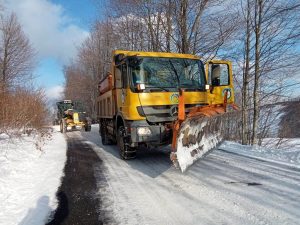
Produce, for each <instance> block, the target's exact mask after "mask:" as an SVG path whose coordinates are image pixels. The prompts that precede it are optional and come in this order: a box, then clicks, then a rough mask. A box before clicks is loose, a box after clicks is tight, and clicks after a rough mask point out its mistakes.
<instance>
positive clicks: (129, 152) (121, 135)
mask: <svg viewBox="0 0 300 225" xmlns="http://www.w3.org/2000/svg"><path fill="white" fill-rule="evenodd" d="M117 145H118V147H119V153H120V157H121V159H133V158H135V157H136V149H134V148H131V147H130V146H129V145H128V144H127V142H126V132H125V128H124V127H123V126H120V127H119V128H118V132H117Z"/></svg>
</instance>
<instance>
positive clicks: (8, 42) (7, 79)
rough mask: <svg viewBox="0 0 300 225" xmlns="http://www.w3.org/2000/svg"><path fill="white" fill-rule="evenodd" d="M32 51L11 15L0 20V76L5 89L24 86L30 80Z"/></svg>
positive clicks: (13, 16)
mask: <svg viewBox="0 0 300 225" xmlns="http://www.w3.org/2000/svg"><path fill="white" fill-rule="evenodd" d="M34 54H35V53H34V50H33V48H32V47H31V45H30V42H29V39H28V38H27V37H26V36H25V34H24V33H23V31H22V27H21V25H20V24H19V22H18V20H17V17H16V15H15V14H14V13H12V14H11V15H10V16H8V17H2V18H1V19H0V76H1V83H2V85H3V86H4V87H6V88H11V87H13V86H14V85H20V84H24V83H25V82H26V81H27V82H28V80H30V79H31V72H32V69H33V66H34Z"/></svg>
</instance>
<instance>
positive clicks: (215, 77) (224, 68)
mask: <svg viewBox="0 0 300 225" xmlns="http://www.w3.org/2000/svg"><path fill="white" fill-rule="evenodd" d="M208 82H209V84H210V85H213V86H226V85H229V68H228V65H227V64H209V77H208Z"/></svg>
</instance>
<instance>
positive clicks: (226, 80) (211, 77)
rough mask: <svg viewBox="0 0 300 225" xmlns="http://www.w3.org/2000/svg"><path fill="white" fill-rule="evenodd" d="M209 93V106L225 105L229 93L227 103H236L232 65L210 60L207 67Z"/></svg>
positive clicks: (227, 62)
mask: <svg viewBox="0 0 300 225" xmlns="http://www.w3.org/2000/svg"><path fill="white" fill-rule="evenodd" d="M205 73H206V79H207V84H209V85H210V89H209V90H208V91H207V100H208V103H209V104H222V103H224V95H225V93H226V91H227V103H234V90H233V77H232V64H231V62H229V61H224V60H210V61H208V62H207V63H206V65H205Z"/></svg>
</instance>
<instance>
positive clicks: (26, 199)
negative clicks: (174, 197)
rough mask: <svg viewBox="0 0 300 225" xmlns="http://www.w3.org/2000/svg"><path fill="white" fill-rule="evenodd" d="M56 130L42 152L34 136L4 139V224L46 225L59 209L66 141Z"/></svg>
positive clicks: (0, 205) (0, 146)
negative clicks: (53, 211)
mask: <svg viewBox="0 0 300 225" xmlns="http://www.w3.org/2000/svg"><path fill="white" fill-rule="evenodd" d="M56 129H57V128H55V130H54V132H53V133H52V138H51V140H47V141H46V142H45V145H44V146H43V147H42V151H38V150H37V149H36V145H35V142H36V140H35V139H34V138H33V137H23V138H22V140H17V139H8V138H7V137H5V136H4V135H3V136H1V137H2V138H1V139H0V224H1V225H2V224H3V225H4V224H5V225H16V224H20V225H21V224H22V225H25V224H28V225H29V224H30V225H35V224H36V225H37V224H45V220H46V219H47V218H48V216H49V213H50V212H51V211H52V210H54V209H55V208H56V207H57V200H56V191H57V189H58V187H59V186H60V182H61V181H60V179H61V177H62V175H63V168H64V164H65V161H66V148H67V146H66V141H65V139H64V136H63V135H62V134H61V133H59V132H57V130H56Z"/></svg>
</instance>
